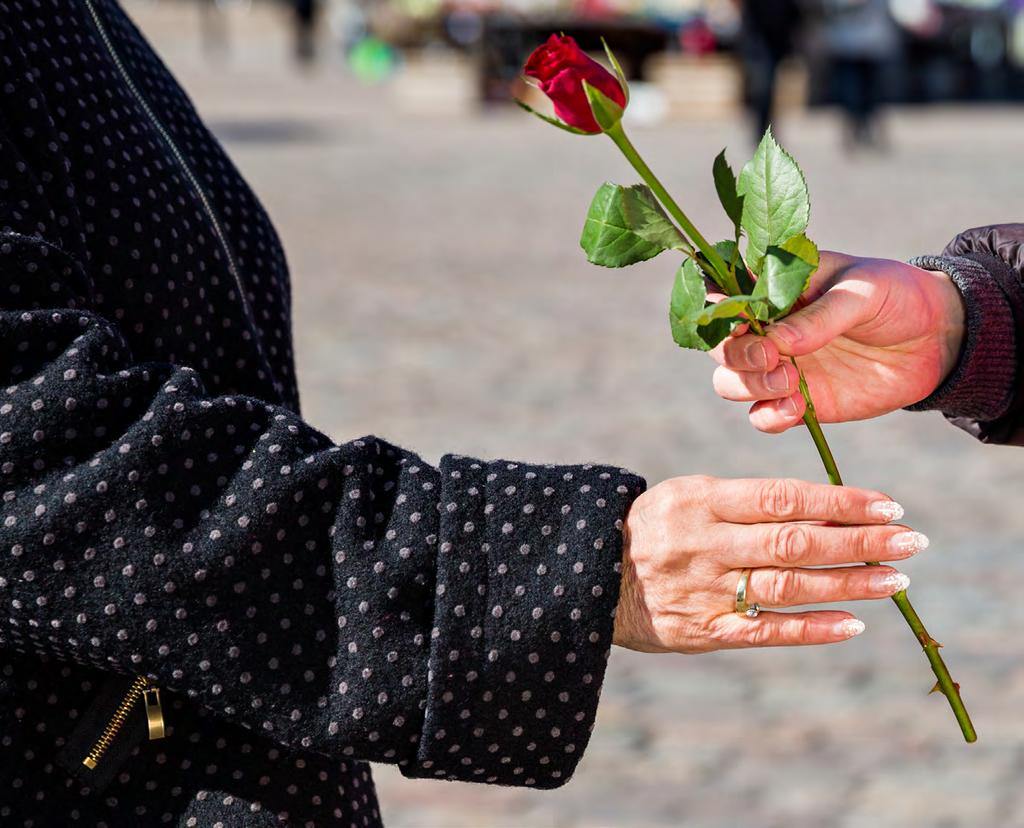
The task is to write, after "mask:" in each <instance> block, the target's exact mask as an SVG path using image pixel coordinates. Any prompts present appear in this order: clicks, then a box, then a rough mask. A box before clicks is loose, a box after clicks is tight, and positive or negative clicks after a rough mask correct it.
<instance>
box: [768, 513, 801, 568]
mask: <svg viewBox="0 0 1024 828" xmlns="http://www.w3.org/2000/svg"><path fill="white" fill-rule="evenodd" d="M769 548H770V551H771V554H772V556H773V557H774V558H775V560H776V561H778V562H779V563H780V564H784V565H787V566H789V565H793V564H799V563H802V562H803V561H805V560H806V559H807V556H808V554H809V553H810V550H811V541H810V538H809V537H808V535H807V532H806V531H805V530H804V528H803V527H801V526H796V525H793V524H791V523H784V524H782V525H781V526H775V527H773V528H772V529H771V541H770V543H769Z"/></svg>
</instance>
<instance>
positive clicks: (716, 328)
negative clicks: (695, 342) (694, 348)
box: [697, 319, 743, 351]
mask: <svg viewBox="0 0 1024 828" xmlns="http://www.w3.org/2000/svg"><path fill="white" fill-rule="evenodd" d="M742 324H743V320H742V319H715V320H714V321H712V322H711V323H710V324H708V325H698V326H697V336H698V337H699V338H700V341H701V343H702V346H701V350H705V351H710V350H711V349H712V348H714V347H715V346H716V345H717V344H718V343H719V342H721V341H723V340H724V339H726V338H728V336H729V334H731V333H732V332H733V330H735V328H736V327H737V326H738V325H742Z"/></svg>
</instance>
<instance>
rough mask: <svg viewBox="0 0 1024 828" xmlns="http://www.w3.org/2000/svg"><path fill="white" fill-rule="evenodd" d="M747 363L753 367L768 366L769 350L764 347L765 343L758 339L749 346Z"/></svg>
mask: <svg viewBox="0 0 1024 828" xmlns="http://www.w3.org/2000/svg"><path fill="white" fill-rule="evenodd" d="M746 357H747V365H749V366H750V367H751V368H767V367H768V352H767V351H766V350H765V349H764V343H763V342H762V341H761V340H760V339H756V340H754V341H753V342H751V343H750V344H749V345H748V346H747V350H746Z"/></svg>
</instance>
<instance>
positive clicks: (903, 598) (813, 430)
mask: <svg viewBox="0 0 1024 828" xmlns="http://www.w3.org/2000/svg"><path fill="white" fill-rule="evenodd" d="M757 327H758V328H759V327H760V326H757ZM792 362H793V366H794V367H795V368H796V369H797V372H798V373H799V375H800V394H801V395H802V396H803V398H804V402H805V403H806V404H807V410H806V411H805V412H804V418H803V419H804V424H805V425H806V426H807V430H808V431H809V432H810V434H811V439H812V440H814V446H815V448H817V449H818V454H819V455H820V457H821V462H822V463H823V464H824V466H825V472H826V473H827V474H828V479H829V482H830V483H831V484H832V485H833V486H842V485H843V479H842V477H841V476H840V475H839V468H838V467H837V466H836V461H835V457H833V455H832V449H831V448H829V445H828V440H826V439H825V433H824V432H823V431H822V430H821V423H820V422H818V415H817V412H816V411H815V410H814V402H813V400H812V399H811V391H810V389H809V388H808V387H807V380H806V379H805V378H804V374H803V371H801V370H800V368H799V367H798V366H797V364H796V360H795V359H792ZM867 565H868V566H879V563H878V561H869V562H868V564H867ZM892 600H893V603H895V604H896V606H897V607H899V610H900V613H901V614H902V615H903V617H904V618H905V619H906V621H907V625H908V626H909V627H910V629H911V630H912V631H913V633H914V636H915V637H916V638H917V641H918V643H919V644H920V645H921V648H922V649H923V650H924V654H925V657H926V658H927V659H928V663H929V664H931V667H932V672H933V673H935V678H936V679H937V680H938V681H937V683H936V685H935V690H934V691H933V692H935V691H938V692H940V693H942V695H944V696H945V697H946V700H947V701H948V702H949V706H950V707H951V708H952V710H953V715H954V716H956V720H957V723H958V724H959V725H960V730H961V732H962V733H963V734H964V739H965V741H967V742H975V741H977V740H978V734H977V733H976V732H975V730H974V725H973V724H972V723H971V717H970V714H968V712H967V708H966V707H965V706H964V702H963V699H962V698H960V685H959V684H957V683H956V682H955V681H953V678H952V676H950V674H949V668H948V667H946V663H945V662H944V661H943V660H942V656H941V655H939V648H940V647H941V646H942V645H941V644H939V642H938V641H936V640H935V639H934V638H932V637H931V636H930V635H929V634H928V630H926V629H925V626H924V622H923V621H922V620H921V616H919V615H918V614H917V611H916V610H915V609H914V606H913V604H911V603H910V597H909V596H908V595H907V593H906V590H904V591H903V592H897V593H896V594H895V595H893V596H892Z"/></svg>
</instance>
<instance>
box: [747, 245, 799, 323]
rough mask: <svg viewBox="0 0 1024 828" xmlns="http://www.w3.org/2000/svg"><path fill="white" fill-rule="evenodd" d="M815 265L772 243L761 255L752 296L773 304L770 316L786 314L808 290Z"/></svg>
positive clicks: (775, 316) (777, 316) (776, 316)
mask: <svg viewBox="0 0 1024 828" xmlns="http://www.w3.org/2000/svg"><path fill="white" fill-rule="evenodd" d="M813 272H814V265H813V264H811V263H810V262H806V261H804V260H803V259H801V258H800V257H799V256H797V255H795V254H793V253H791V252H789V251H788V250H783V249H782V248H781V247H775V246H774V245H773V246H771V247H769V248H768V251H767V253H766V254H765V257H764V267H763V268H762V269H761V277H760V278H759V279H758V280H757V284H756V285H755V286H754V294H753V295H754V296H755V297H756V298H758V299H767V300H768V301H769V302H770V303H771V306H772V313H771V317H770V318H772V319H777V318H779V317H780V316H785V315H786V314H787V313H789V309H790V308H792V307H793V304H794V303H795V302H796V300H797V299H799V298H800V294H802V293H803V292H804V291H805V290H806V289H807V283H808V282H809V281H810V278H811V274H812V273H813Z"/></svg>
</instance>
